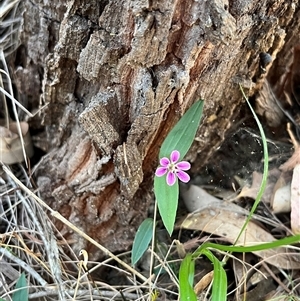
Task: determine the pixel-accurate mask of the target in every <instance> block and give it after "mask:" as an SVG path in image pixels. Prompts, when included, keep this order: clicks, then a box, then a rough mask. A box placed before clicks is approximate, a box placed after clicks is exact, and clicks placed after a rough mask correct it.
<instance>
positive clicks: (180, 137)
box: [159, 100, 204, 159]
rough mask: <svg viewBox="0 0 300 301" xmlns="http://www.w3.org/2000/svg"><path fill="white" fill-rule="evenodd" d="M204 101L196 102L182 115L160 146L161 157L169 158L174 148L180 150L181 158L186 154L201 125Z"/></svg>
mask: <svg viewBox="0 0 300 301" xmlns="http://www.w3.org/2000/svg"><path fill="white" fill-rule="evenodd" d="M203 103H204V102H203V101H202V100H199V101H197V102H195V103H194V104H193V105H192V106H191V107H190V108H189V109H188V110H187V111H186V113H185V114H184V115H183V116H182V117H181V119H180V120H179V121H178V122H177V124H176V125H175V126H174V128H173V129H172V130H171V131H170V133H169V134H168V136H167V137H166V139H165V140H164V142H163V144H162V146H161V148H160V152H159V158H163V157H168V158H169V157H170V154H171V152H172V151H173V150H178V151H179V152H180V159H182V158H183V157H184V156H185V155H186V153H187V152H188V150H189V148H190V147H191V145H192V143H193V141H194V139H195V135H196V132H197V130H198V127H199V123H200V120H201V117H202V111H203Z"/></svg>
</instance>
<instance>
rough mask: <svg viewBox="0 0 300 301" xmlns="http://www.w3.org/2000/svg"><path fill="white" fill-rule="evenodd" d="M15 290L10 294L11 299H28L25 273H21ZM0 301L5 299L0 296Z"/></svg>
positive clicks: (19, 300) (18, 300) (24, 300)
mask: <svg viewBox="0 0 300 301" xmlns="http://www.w3.org/2000/svg"><path fill="white" fill-rule="evenodd" d="M15 289H16V291H15V292H14V293H13V295H12V300H13V301H28V289H27V281H26V277H25V274H24V273H22V274H21V276H20V278H19V279H18V281H17V283H16V287H15ZM0 301H5V300H4V299H2V298H0Z"/></svg>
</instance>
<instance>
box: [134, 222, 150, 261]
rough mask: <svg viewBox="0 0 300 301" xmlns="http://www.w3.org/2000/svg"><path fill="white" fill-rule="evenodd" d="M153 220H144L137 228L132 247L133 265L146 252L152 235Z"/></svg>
mask: <svg viewBox="0 0 300 301" xmlns="http://www.w3.org/2000/svg"><path fill="white" fill-rule="evenodd" d="M152 229H153V219H152V218H147V219H145V220H144V221H143V222H142V223H141V225H140V226H139V228H138V230H137V232H136V235H135V238H134V241H133V246H132V252H131V262H132V264H133V265H135V264H136V263H137V262H138V261H139V259H140V258H141V257H142V256H143V254H144V253H145V252H146V250H147V248H148V246H149V244H150V241H151V239H152V235H153V231H152Z"/></svg>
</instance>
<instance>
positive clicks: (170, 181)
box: [167, 172, 176, 186]
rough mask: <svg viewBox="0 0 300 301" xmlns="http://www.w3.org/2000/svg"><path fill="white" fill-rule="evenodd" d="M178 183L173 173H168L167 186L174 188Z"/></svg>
mask: <svg viewBox="0 0 300 301" xmlns="http://www.w3.org/2000/svg"><path fill="white" fill-rule="evenodd" d="M175 182H176V176H175V174H174V173H173V172H168V174H167V184H168V185H169V186H173V185H174V184H175Z"/></svg>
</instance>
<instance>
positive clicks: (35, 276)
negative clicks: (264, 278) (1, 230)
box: [0, 248, 48, 287]
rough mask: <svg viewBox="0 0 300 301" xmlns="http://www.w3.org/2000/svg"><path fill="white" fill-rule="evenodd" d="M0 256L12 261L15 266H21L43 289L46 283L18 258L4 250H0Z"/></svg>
mask: <svg viewBox="0 0 300 301" xmlns="http://www.w3.org/2000/svg"><path fill="white" fill-rule="evenodd" d="M0 254H2V255H3V256H5V257H7V258H8V259H10V260H12V261H14V262H15V263H16V264H18V265H19V266H21V267H22V268H23V269H24V270H25V271H27V272H28V273H29V274H30V275H31V276H32V277H33V278H35V279H36V280H37V281H38V283H39V284H40V285H41V286H43V287H45V286H46V285H47V284H48V283H47V281H45V280H44V279H43V278H42V277H41V276H40V275H39V274H38V273H37V272H36V271H35V270H34V269H33V268H31V267H30V266H29V265H28V264H27V263H25V262H24V261H22V260H21V259H20V258H18V257H16V256H14V255H13V254H12V253H10V252H9V251H8V250H7V249H5V248H0Z"/></svg>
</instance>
